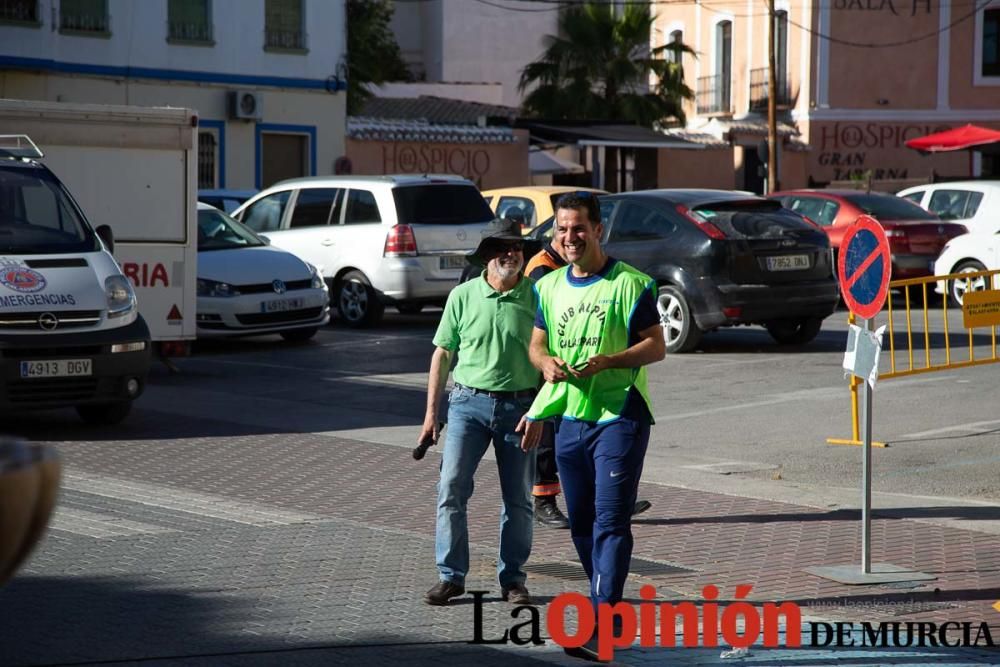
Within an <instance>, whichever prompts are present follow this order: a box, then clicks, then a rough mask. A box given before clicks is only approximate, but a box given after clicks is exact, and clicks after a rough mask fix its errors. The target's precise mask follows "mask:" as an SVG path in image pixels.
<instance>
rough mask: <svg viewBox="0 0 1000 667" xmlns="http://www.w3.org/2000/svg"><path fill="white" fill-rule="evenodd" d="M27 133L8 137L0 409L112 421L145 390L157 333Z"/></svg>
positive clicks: (2, 215) (2, 153)
mask: <svg viewBox="0 0 1000 667" xmlns="http://www.w3.org/2000/svg"><path fill="white" fill-rule="evenodd" d="M41 157H42V153H41V151H40V150H38V148H37V147H36V146H35V145H34V143H32V142H31V140H30V139H29V138H28V137H27V136H24V135H8V136H0V414H4V413H6V414H10V413H16V412H20V411H23V410H31V409H39V408H57V407H69V406H72V407H75V408H76V410H77V412H78V413H79V414H80V416H81V417H82V418H83V419H84V420H85V421H87V422H90V423H96V424H113V423H117V422H119V421H121V420H122V419H124V418H125V416H126V415H128V413H129V410H130V408H131V405H132V401H133V400H135V399H136V398H137V397H138V396H139V395H140V394H141V393H142V391H143V389H144V387H145V383H146V375H147V373H148V372H149V366H150V338H149V329H148V328H147V326H146V322H145V321H144V320H143V319H142V317H141V316H140V315H139V311H138V309H137V307H136V297H135V292H134V291H133V289H132V285H131V283H130V282H129V280H128V279H127V278H126V277H125V276H124V275H123V274H122V272H121V269H120V268H119V266H118V264H117V263H116V262H115V259H114V257H112V255H111V250H113V244H114V239H113V236H112V233H111V229H110V227H107V226H101V227H99V228H98V229H97V230H96V231H95V230H94V229H93V228H92V227H91V226H90V224H89V223H88V222H87V219H86V217H85V216H84V214H83V211H82V210H80V208H79V206H77V204H76V202H75V201H74V200H73V197H72V196H71V195H70V194H69V192H68V191H67V190H66V188H65V187H64V186H63V184H62V183H61V182H60V180H59V179H58V178H57V177H56V175H55V174H54V173H53V172H51V171H50V170H49V169H48V168H47V167H45V166H44V165H42V164H40V163H39V162H36V161H35V160H36V159H38V158H41Z"/></svg>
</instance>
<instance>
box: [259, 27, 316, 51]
mask: <svg viewBox="0 0 1000 667" xmlns="http://www.w3.org/2000/svg"><path fill="white" fill-rule="evenodd" d="M264 46H267V47H270V48H273V49H304V48H306V35H305V33H304V32H302V31H301V30H270V29H268V30H265V31H264Z"/></svg>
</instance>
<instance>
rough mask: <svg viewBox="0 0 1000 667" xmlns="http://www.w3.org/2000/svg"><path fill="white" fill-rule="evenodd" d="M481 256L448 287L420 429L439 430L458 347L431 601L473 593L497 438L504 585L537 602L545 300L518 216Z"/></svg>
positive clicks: (489, 235)
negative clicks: (531, 580)
mask: <svg viewBox="0 0 1000 667" xmlns="http://www.w3.org/2000/svg"><path fill="white" fill-rule="evenodd" d="M472 259H474V260H478V262H479V263H480V264H485V265H486V271H484V272H483V274H482V275H481V276H480V277H479V278H476V279H473V280H470V281H469V282H466V283H462V284H461V285H459V286H458V287H456V288H455V289H453V290H452V291H451V293H450V294H449V295H448V301H447V303H446V304H445V307H444V313H443V314H442V316H441V322H440V324H439V325H438V329H437V333H436V334H435V335H434V345H435V346H436V348H435V350H434V354H433V355H432V356H431V368H430V375H429V379H428V382H427V410H426V413H425V416H424V424H423V428H422V429H421V432H420V436H419V438H418V442H419V441H423V440H424V439H425V438H432V439H434V440H437V437H438V424H439V422H438V404H439V398H440V395H441V391H442V390H443V388H444V386H445V384H447V381H448V370H449V368H450V367H451V364H452V361H453V360H454V358H455V356H456V355H457V357H458V362H457V364H456V365H455V371H454V388H453V389H452V391H451V394H450V395H449V397H448V403H449V407H448V432H447V436H446V438H445V445H444V452H442V461H441V479H440V482H439V483H438V502H437V531H436V539H435V558H436V560H437V567H438V572H439V575H440V581H439V582H438V583H437V585H435V586H434V587H433V588H431V589H430V590H429V591H427V593H426V595H425V596H424V601H425V602H427V603H428V604H432V605H443V604H447V603H448V601H449V600H450V599H451V598H453V597H456V596H459V595H462V594H464V593H465V576H466V574H467V573H468V571H469V531H468V523H467V518H466V507H467V504H468V501H469V498H470V497H471V496H472V488H473V483H472V478H473V475H474V474H475V472H476V468H477V467H478V466H479V461H480V460H481V459H482V458H483V455H484V454H485V453H486V450H487V448H488V447H489V445H490V443H491V442H492V443H493V448H494V451H495V453H496V460H497V470H498V472H499V474H500V490H501V493H502V496H503V509H502V514H501V519H500V554H499V557H498V558H497V578H498V580H499V582H500V593H501V597H502V598H503V599H504V600H509V601H510V602H512V603H514V604H530V603H531V598H530V597H529V595H528V589H527V588H525V585H524V582H525V579H526V578H527V575H526V574H525V572H524V569H523V567H522V566H523V565H524V563H525V562H526V561H527V560H528V555H529V554H530V553H531V539H532V501H531V484H532V481H533V479H534V475H535V452H534V451H533V450H531V449H522V445H523V442H522V438H521V432H522V431H523V430H524V428H525V420H524V413H525V411H526V410H527V409H528V407H529V406H530V405H531V401H532V399H533V398H534V396H535V393H536V388H537V387H538V381H539V377H538V371H537V370H535V368H534V367H533V366H532V365H531V361H530V360H529V359H528V343H529V342H530V340H531V330H532V322H533V320H534V317H535V310H536V307H537V303H538V302H537V299H536V297H535V293H534V290H533V289H532V283H531V281H530V280H528V279H526V278H525V277H524V276H522V275H521V269H522V267H523V266H524V242H523V239H522V237H521V230H520V228H519V227H518V226H517V225H516V224H511V223H510V222H509V221H496V222H494V223H491V224H490V226H489V228H488V229H487V232H486V234H485V236H484V237H483V239H482V242H481V243H480V244H479V247H478V249H477V250H476V252H475V253H473V255H472Z"/></svg>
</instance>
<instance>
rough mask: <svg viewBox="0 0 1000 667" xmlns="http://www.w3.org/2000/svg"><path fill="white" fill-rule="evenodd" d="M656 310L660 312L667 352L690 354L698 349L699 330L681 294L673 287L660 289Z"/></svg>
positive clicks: (668, 286) (666, 286) (699, 340)
mask: <svg viewBox="0 0 1000 667" xmlns="http://www.w3.org/2000/svg"><path fill="white" fill-rule="evenodd" d="M656 309H657V310H658V311H659V312H660V324H661V325H663V338H664V340H665V341H666V343H667V352H669V353H675V352H690V351H691V350H693V349H694V348H696V347H698V343H700V342H701V329H699V328H698V325H697V324H695V322H694V318H693V317H691V307H690V306H688V302H687V299H685V298H684V293H683V292H681V291H680V290H679V289H677V288H676V287H674V286H673V285H665V286H663V287H661V288H660V291H659V292H658V293H657V296H656Z"/></svg>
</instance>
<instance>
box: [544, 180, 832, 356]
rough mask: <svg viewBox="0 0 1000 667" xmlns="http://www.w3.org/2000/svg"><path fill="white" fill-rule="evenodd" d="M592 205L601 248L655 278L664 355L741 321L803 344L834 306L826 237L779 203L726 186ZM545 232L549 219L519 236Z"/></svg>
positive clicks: (625, 196)
mask: <svg viewBox="0 0 1000 667" xmlns="http://www.w3.org/2000/svg"><path fill="white" fill-rule="evenodd" d="M599 200H600V202H601V221H602V223H603V224H604V236H603V238H602V241H603V243H604V248H605V250H606V252H607V253H608V254H609V255H610V256H612V257H615V258H617V259H621V260H623V261H625V262H628V263H629V264H631V265H632V266H634V267H636V268H637V269H639V270H640V271H643V272H644V273H646V274H648V275H649V276H651V277H652V278H653V279H654V280H656V284H657V286H658V290H659V293H658V296H657V307H658V308H659V311H660V317H661V320H662V323H663V329H664V333H665V335H666V341H667V351H668V352H687V351H689V350H692V349H694V348H695V347H697V345H698V343H699V341H700V340H701V336H702V333H704V332H706V331H711V330H713V329H717V328H719V327H727V326H736V325H741V324H760V325H763V326H764V327H765V328H766V329H767V331H768V333H769V334H771V337H772V338H774V339H775V340H776V341H777V342H779V343H786V344H803V343H807V342H809V341H811V340H812V339H813V338H815V337H816V335H817V334H818V333H819V330H820V327H821V326H822V323H823V319H824V318H825V317H827V316H828V315H830V314H831V313H833V311H834V309H835V308H836V307H837V302H838V300H839V292H838V286H837V281H836V278H835V277H834V271H833V262H832V254H831V252H830V242H829V239H828V238H827V235H826V234H825V233H824V232H823V231H822V230H821V229H820V228H818V227H817V226H816V225H814V224H812V223H810V222H809V221H807V220H805V219H804V218H802V217H801V216H799V215H798V214H796V213H793V212H792V211H789V210H788V209H785V208H782V206H781V204H780V203H779V202H776V201H770V200H767V199H763V198H761V197H756V196H754V195H749V194H745V193H739V192H730V191H727V190H646V191H641V192H627V193H621V194H614V195H605V196H602V197H599ZM551 231H552V219H551V218H550V219H549V220H547V221H546V222H544V223H542V224H541V225H539V226H538V227H536V228H535V229H534V230H532V232H531V233H530V234H529V235H528V236H529V237H533V238H537V239H544V238H546V237H548V236H550V235H551Z"/></svg>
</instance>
